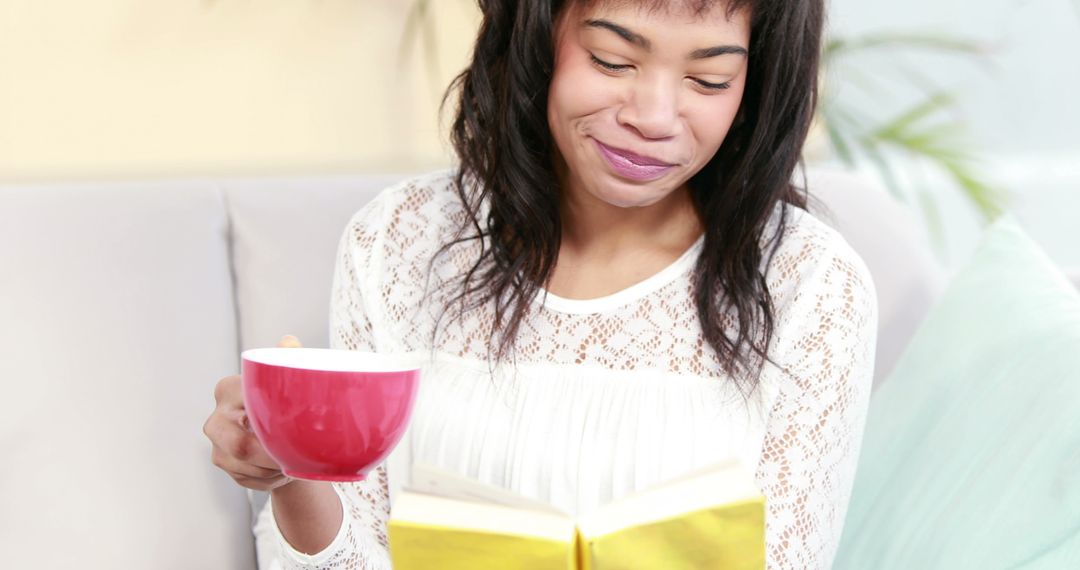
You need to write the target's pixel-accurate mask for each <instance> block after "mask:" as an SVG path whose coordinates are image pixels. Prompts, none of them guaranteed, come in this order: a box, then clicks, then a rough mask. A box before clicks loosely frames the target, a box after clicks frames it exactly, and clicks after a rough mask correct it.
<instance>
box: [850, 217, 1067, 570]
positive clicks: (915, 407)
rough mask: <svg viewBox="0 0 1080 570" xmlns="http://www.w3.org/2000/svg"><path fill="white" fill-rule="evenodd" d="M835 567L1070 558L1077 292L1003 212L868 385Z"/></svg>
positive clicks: (1027, 564) (1063, 562)
mask: <svg viewBox="0 0 1080 570" xmlns="http://www.w3.org/2000/svg"><path fill="white" fill-rule="evenodd" d="M1077 245H1078V246H1080V244H1077ZM835 568H838V569H858V570H866V569H873V570H886V569H890V568H902V569H904V570H910V569H919V570H926V569H934V568H950V569H953V568H978V569H988V568H1040V569H1041V568H1046V569H1051V568H1052V569H1055V570H1057V569H1071V568H1080V293H1078V292H1077V291H1076V289H1075V288H1074V287H1073V285H1072V284H1071V283H1069V282H1068V280H1067V279H1066V278H1065V276H1064V275H1063V274H1062V273H1061V272H1060V271H1059V270H1058V269H1057V268H1056V267H1055V265H1054V263H1053V262H1052V261H1050V259H1049V258H1047V256H1046V254H1044V253H1043V252H1042V251H1041V250H1040V249H1039V247H1038V246H1037V245H1036V244H1035V243H1034V242H1033V241H1032V240H1031V239H1030V238H1028V237H1027V236H1026V235H1025V234H1024V232H1023V231H1022V230H1021V229H1020V227H1019V225H1018V224H1017V223H1016V221H1015V219H1013V218H1012V217H1011V216H1004V217H1002V218H1000V219H998V220H997V221H996V222H994V223H993V224H992V225H991V226H990V227H989V228H988V230H987V232H986V234H985V236H984V238H983V241H982V243H981V245H980V246H979V248H978V250H977V251H976V253H975V255H974V257H973V258H972V260H971V261H970V262H969V263H968V265H967V266H966V267H964V268H963V269H962V270H961V271H960V272H959V274H958V275H957V276H956V277H955V278H954V280H953V281H952V282H951V283H950V284H949V287H948V288H947V290H946V291H945V293H944V295H943V296H942V298H941V300H940V301H939V302H938V304H937V305H936V306H935V307H934V308H933V309H931V311H930V313H929V315H928V316H927V318H926V320H925V321H924V322H923V324H922V325H921V327H920V328H919V330H918V331H917V332H916V334H915V336H914V337H913V338H912V341H911V343H910V344H909V345H908V347H907V349H906V351H905V353H904V354H903V355H902V356H901V358H900V360H899V362H898V363H897V366H896V368H895V369H894V371H893V373H892V375H891V376H890V377H889V379H888V380H887V381H885V382H884V383H883V384H882V386H881V389H880V390H878V391H877V392H875V393H874V396H873V399H872V401H871V403H870V414H869V416H868V419H867V423H866V432H865V436H864V439H863V447H862V452H861V455H860V458H859V470H858V473H857V474H856V480H855V486H854V490H853V493H852V497H851V503H850V505H849V509H848V514H847V520H846V523H845V525H844V534H843V537H842V539H841V543H840V548H839V552H838V553H837V558H836V564H835Z"/></svg>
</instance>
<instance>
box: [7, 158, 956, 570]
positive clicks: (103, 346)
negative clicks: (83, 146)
mask: <svg viewBox="0 0 1080 570" xmlns="http://www.w3.org/2000/svg"><path fill="white" fill-rule="evenodd" d="M403 177H404V176H355V177H317V178H305V179H266V180H227V179H222V180H182V181H165V182H147V183H139V182H123V183H93V184H88V183H83V184H62V185H58V184H48V185H33V186H7V187H0V267H2V271H3V272H2V273H0V323H2V325H3V326H2V327H0V347H2V351H3V352H2V358H0V378H2V379H3V382H4V384H3V388H4V389H3V396H2V397H0V450H2V451H3V460H4V464H5V468H4V469H3V470H2V471H0V560H2V561H3V562H4V566H5V567H9V568H41V569H51V568H81V569H104V568H110V569H113V568H156V569H171V568H176V569H181V568H182V569H193V568H199V569H202V568H207V569H210V568H237V569H249V568H254V567H255V555H254V546H253V540H252V537H251V533H250V526H249V525H250V508H249V503H248V498H247V497H246V495H245V492H244V491H243V490H242V489H240V488H239V487H238V486H236V485H235V484H234V483H233V482H232V480H231V479H229V478H228V477H227V476H226V475H225V474H224V473H222V472H220V471H218V470H217V469H216V468H215V467H213V466H212V465H211V463H210V460H209V456H210V449H209V443H208V442H207V441H206V439H205V438H204V436H203V434H202V430H201V427H202V424H203V421H204V420H205V419H206V417H207V415H208V414H209V413H210V411H211V410H212V407H213V397H212V389H213V386H214V384H215V383H216V382H217V380H218V379H219V378H221V377H223V376H226V375H230V374H235V373H237V371H238V367H239V353H240V351H241V350H243V349H246V348H250V347H259V346H272V345H273V344H274V343H276V341H277V339H278V338H279V337H280V336H281V335H283V334H286V333H291V334H295V335H297V336H299V337H300V339H301V340H302V341H303V342H304V343H305V345H307V346H313V347H318V346H323V347H325V346H327V317H328V303H329V289H330V278H331V272H332V267H333V261H334V260H333V258H334V254H335V249H336V243H337V240H338V238H339V236H340V233H341V231H342V230H343V229H344V226H345V223H346V221H347V220H348V218H349V217H350V216H351V214H352V213H353V212H355V211H356V210H357V209H358V208H360V207H361V206H362V205H363V204H364V203H365V202H367V201H368V200H369V199H370V198H371V197H372V196H373V195H374V194H375V193H377V192H378V191H379V190H380V189H382V188H384V187H385V186H387V185H389V184H390V183H392V182H394V181H396V180H399V179H401V178H403ZM810 182H811V188H812V191H813V192H815V193H816V194H817V195H818V196H820V197H821V198H822V199H823V200H824V202H825V204H826V205H827V206H828V208H829V209H830V210H831V211H832V214H833V215H832V216H828V215H825V214H822V216H823V217H824V218H826V219H827V220H831V223H833V224H834V225H835V226H836V227H838V228H839V229H840V231H841V232H842V233H843V234H844V235H845V236H846V237H847V238H848V240H849V241H850V242H851V243H852V245H853V246H854V247H855V249H856V250H857V251H859V253H860V254H862V256H863V257H864V259H865V260H866V261H867V263H868V265H869V267H870V269H871V272H872V273H873V275H874V279H875V282H876V285H877V289H878V295H879V299H880V303H881V309H882V310H881V316H882V319H881V334H880V343H879V347H878V348H879V353H878V368H877V377H878V378H879V379H880V378H882V377H884V376H885V375H886V374H887V373H888V371H889V370H890V369H891V367H892V364H893V363H894V362H895V360H896V358H897V356H899V354H900V351H901V350H902V349H903V347H904V345H905V344H906V342H907V340H908V338H909V337H910V335H911V334H912V332H913V331H914V329H915V327H916V326H917V325H918V323H919V321H920V319H921V318H922V316H923V314H924V313H925V312H926V310H927V309H928V307H929V306H930V304H931V302H932V301H933V299H934V298H935V296H936V295H937V294H938V292H939V291H940V290H941V288H942V285H943V283H942V273H941V271H940V270H939V269H938V268H937V267H936V265H935V263H934V261H933V259H932V256H931V255H930V253H929V251H928V250H927V248H926V246H925V245H924V242H923V241H922V239H921V238H920V236H921V235H922V234H921V232H920V230H919V229H918V228H917V227H916V226H915V222H913V221H912V218H911V217H910V216H909V215H908V213H907V211H906V210H905V209H904V208H903V207H901V206H899V205H898V204H896V203H894V202H893V201H892V200H891V199H889V198H888V196H887V195H886V193H885V192H884V191H883V190H882V189H881V188H880V186H878V185H877V184H875V183H874V182H873V181H872V180H866V179H860V178H854V177H852V176H851V175H847V174H844V173H843V172H839V171H830V170H822V169H815V170H812V171H811V173H810ZM816 209H817V210H818V211H819V212H822V210H821V208H820V207H819V208H816Z"/></svg>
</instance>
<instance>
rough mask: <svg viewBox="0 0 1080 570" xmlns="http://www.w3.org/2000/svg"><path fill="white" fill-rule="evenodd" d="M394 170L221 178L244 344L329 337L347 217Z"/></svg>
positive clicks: (392, 179) (313, 342)
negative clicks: (343, 174)
mask: <svg viewBox="0 0 1080 570" xmlns="http://www.w3.org/2000/svg"><path fill="white" fill-rule="evenodd" d="M403 178H405V176H404V175H402V176H393V175H371V176H352V177H321V178H298V179H287V178H281V179H266V180H243V181H232V182H223V183H222V187H223V189H224V191H225V199H226V203H227V207H228V213H229V220H230V225H231V231H230V236H231V239H232V250H233V267H234V271H235V274H236V299H237V308H238V311H239V323H240V339H241V346H242V348H243V349H245V350H246V349H248V348H257V347H265V346H274V345H275V344H277V341H278V340H279V339H280V338H281V336H282V335H285V334H294V335H296V336H297V337H299V338H300V341H301V342H302V343H303V344H304V345H305V346H311V347H326V346H328V343H329V340H330V336H329V335H330V331H329V328H330V284H331V283H330V282H331V280H332V279H333V273H334V261H335V256H336V253H337V246H338V242H339V241H340V240H341V234H342V232H343V231H345V224H346V223H348V221H349V218H351V217H352V215H353V214H354V213H356V211H357V210H359V209H360V208H361V207H362V206H363V205H364V204H366V203H367V202H368V201H369V200H371V199H372V198H373V197H375V195H376V194H378V193H379V191H381V190H382V189H383V188H387V187H389V186H391V185H393V184H394V183H396V182H398V181H400V180H401V179H403Z"/></svg>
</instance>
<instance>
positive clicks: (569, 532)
mask: <svg viewBox="0 0 1080 570" xmlns="http://www.w3.org/2000/svg"><path fill="white" fill-rule="evenodd" d="M390 553H391V558H392V560H393V564H394V568H395V570H429V569H432V568H440V569H446V570H458V569H461V570H465V569H469V570H473V569H476V568H500V569H516V568H521V569H548V568H551V569H561V568H567V569H573V570H578V569H581V570H610V569H629V568H633V569H649V568H663V569H665V570H668V569H698V568H717V569H728V568H731V569H739V570H742V569H747V570H749V569H761V568H764V567H765V498H764V497H763V496H762V495H761V493H760V491H758V490H757V488H756V487H755V485H754V481H753V477H752V476H751V475H750V473H749V472H748V471H747V470H746V469H745V468H744V467H743V466H742V465H741V464H739V463H738V462H735V461H731V462H725V463H721V464H717V465H714V466H711V467H708V468H705V469H702V470H699V471H695V472H693V473H690V474H687V475H685V476H682V477H679V478H677V479H674V480H672V481H668V482H665V483H662V484H660V485H657V486H655V487H652V488H649V489H647V490H644V491H641V492H638V493H635V494H633V495H630V496H627V497H624V498H621V499H619V500H617V501H614V502H612V503H610V504H607V505H604V506H601V507H599V508H597V509H595V510H593V511H591V512H588V513H584V514H582V515H581V516H578V517H576V518H574V517H571V516H570V515H568V514H566V513H562V512H560V511H558V510H557V509H555V508H553V507H552V506H551V505H547V504H545V503H542V502H538V501H534V500H531V499H529V498H526V497H522V496H520V495H517V494H515V493H512V492H510V491H508V490H506V489H502V488H499V487H495V486H492V485H486V484H484V483H481V482H479V481H475V480H472V479H468V478H466V477H462V476H460V475H458V474H455V473H450V472H447V471H443V470H439V469H436V468H433V467H430V466H426V465H416V466H414V468H413V472H412V482H411V484H410V485H409V486H408V487H407V488H406V489H405V490H403V491H402V492H401V494H400V496H399V497H398V498H397V499H396V501H395V502H394V505H393V508H392V512H391V518H390Z"/></svg>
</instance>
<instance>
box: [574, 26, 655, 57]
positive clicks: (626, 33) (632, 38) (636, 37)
mask: <svg viewBox="0 0 1080 570" xmlns="http://www.w3.org/2000/svg"><path fill="white" fill-rule="evenodd" d="M585 25H586V26H589V27H592V28H602V29H605V30H611V31H613V32H615V33H616V34H619V37H621V38H622V39H624V40H626V41H628V42H630V43H632V44H634V45H636V46H640V47H642V48H644V49H645V51H652V42H650V41H649V40H648V39H647V38H646V37H645V36H643V35H641V34H639V33H637V32H632V31H630V30H628V29H626V28H624V27H622V26H620V25H618V24H616V23H615V22H610V21H608V20H585Z"/></svg>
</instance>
